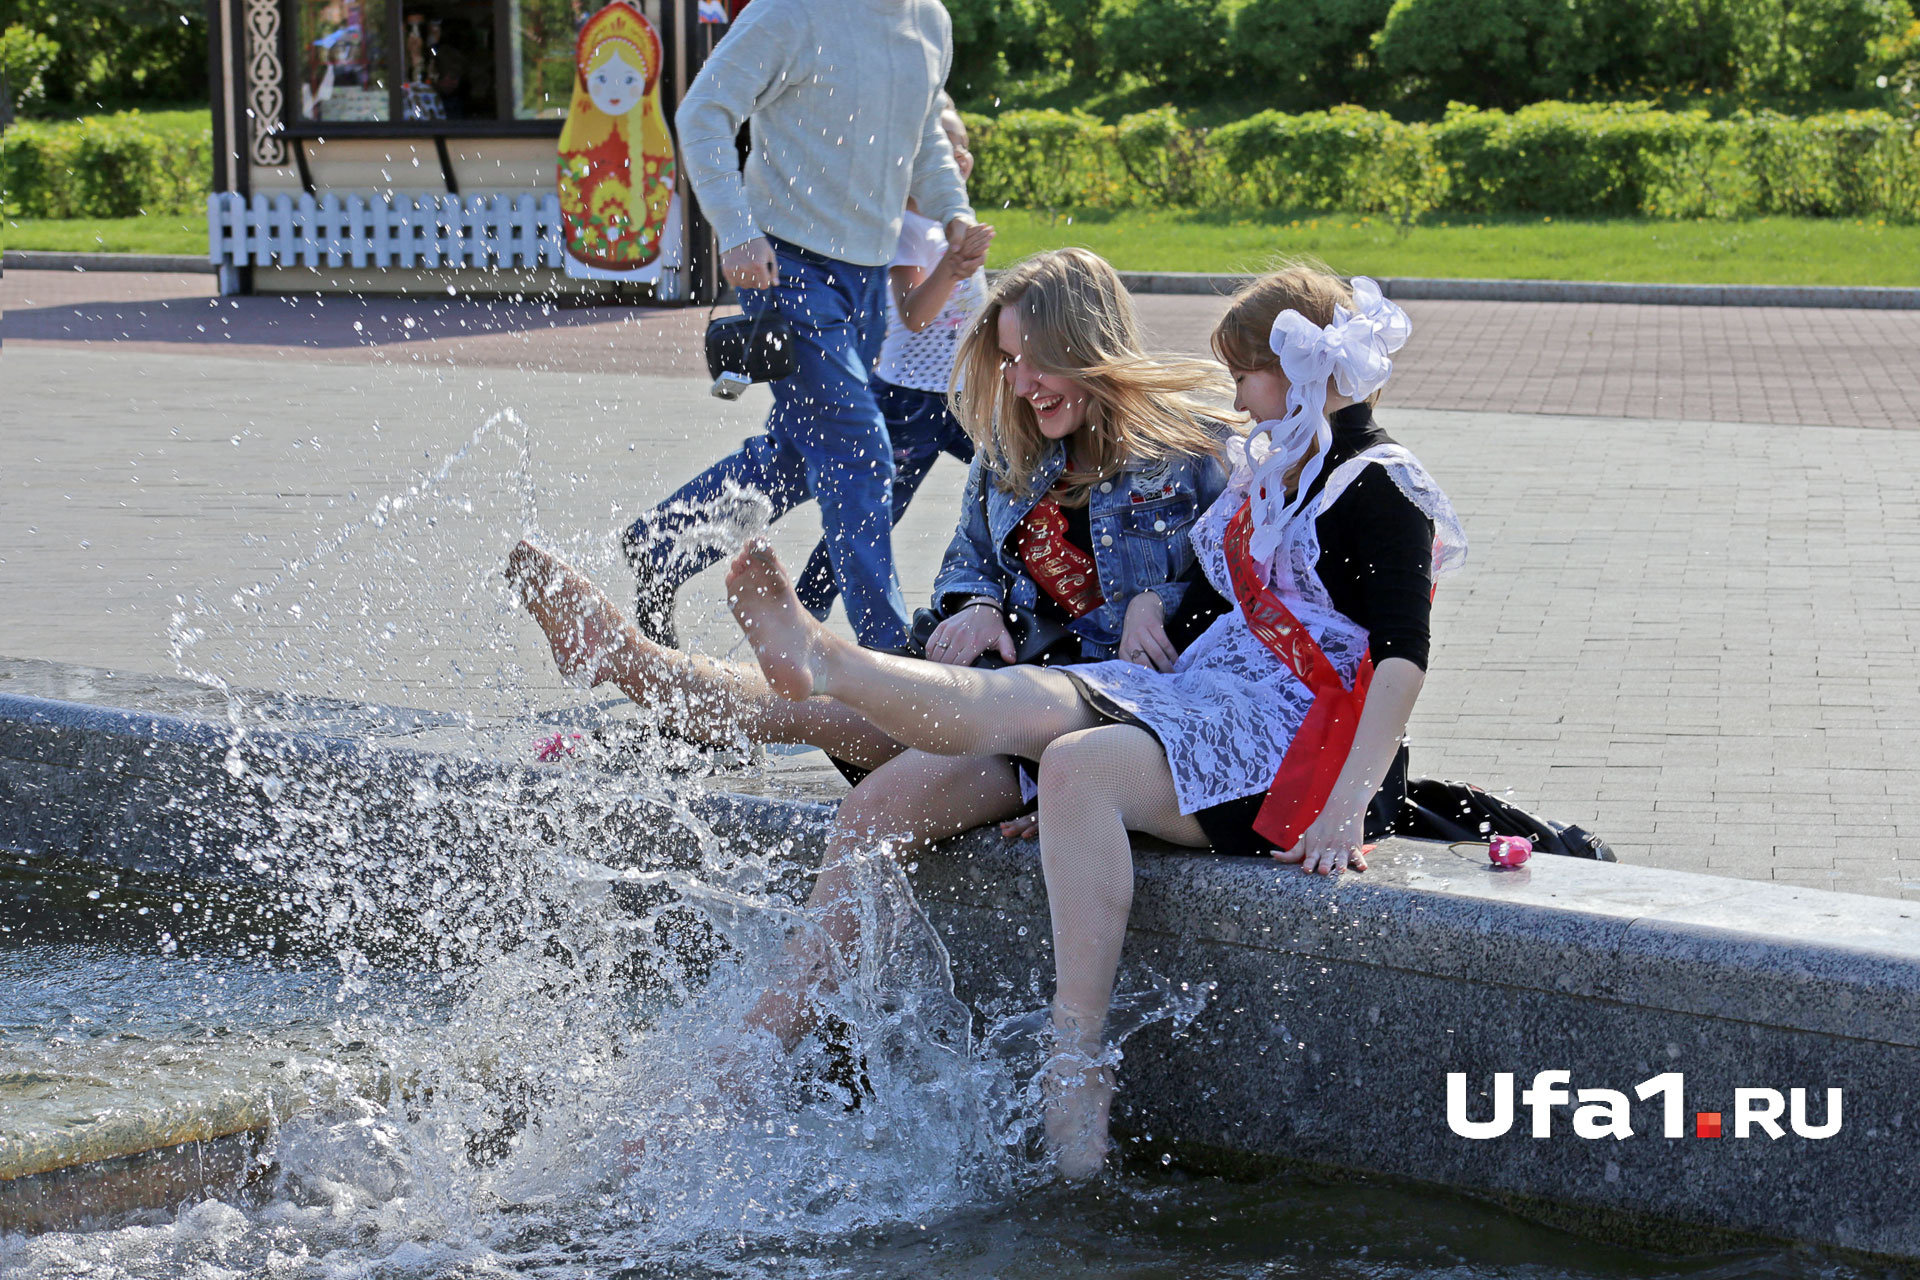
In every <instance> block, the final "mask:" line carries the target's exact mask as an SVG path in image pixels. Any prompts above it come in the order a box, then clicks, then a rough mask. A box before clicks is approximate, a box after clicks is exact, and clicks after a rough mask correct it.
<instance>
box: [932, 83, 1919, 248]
mask: <svg viewBox="0 0 1920 1280" xmlns="http://www.w3.org/2000/svg"><path fill="white" fill-rule="evenodd" d="M967 128H968V131H969V132H970V133H971V134H972V138H973V150H974V155H975V157H976V161H977V165H978V167H977V168H976V170H975V172H974V176H973V182H972V188H973V195H974V199H975V202H976V203H977V204H979V205H980V206H981V207H982V208H991V207H993V206H995V205H1001V204H1011V205H1015V206H1018V207H1020V208H1026V209H1034V210H1040V211H1053V212H1065V211H1068V210H1073V209H1125V208H1155V207H1169V206H1170V207H1182V208H1220V209H1224V208H1249V207H1251V208H1294V209H1313V210H1332V209H1342V210H1353V211H1358V212H1364V213H1384V214H1388V215H1390V216H1392V217H1393V218H1395V219H1396V220H1397V221H1402V222H1408V221H1412V220H1413V219H1414V218H1417V217H1418V216H1420V215H1421V214H1423V213H1426V212H1430V211H1443V212H1459V213H1543V214H1563V215H1575V216H1588V217H1633V216H1641V217H1660V218H1676V217H1742V216H1747V215H1758V214H1773V213H1779V214H1792V215H1801V216H1808V215H1811V216H1833V217H1842V216H1843V217H1875V218H1886V219H1888V220H1890V221H1900V222H1913V221H1920V124H1916V122H1915V121H1912V120H1900V119H1898V118H1896V117H1894V116H1892V115H1889V114H1887V113H1886V112H1882V111H1847V112H1835V113H1829V114H1826V115H1817V116H1809V117H1806V118H1805V119H1799V120H1795V119H1791V118H1789V117H1786V116H1781V115H1775V114H1772V113H1764V114H1760V115H1751V114H1746V113H1742V114H1740V115H1737V116H1734V117H1731V118H1728V119H1724V120H1710V119H1708V118H1707V115H1706V113H1705V112H1670V111H1658V110H1655V109H1653V108H1652V107H1649V106H1647V105H1646V104H1643V103H1612V104H1598V105H1583V104H1574V103H1564V102H1541V103H1535V104H1534V105H1532V106H1528V107H1523V108H1521V109H1520V110H1518V111H1513V112H1505V111H1483V110H1480V109H1478V108H1474V107H1466V106H1460V105H1458V104H1456V105H1455V106H1453V107H1452V108H1451V109H1450V110H1449V111H1448V112H1447V115H1446V118H1445V119H1443V120H1441V121H1439V122H1438V123H1435V124H1402V123H1400V122H1398V121H1396V120H1394V119H1393V118H1392V117H1391V116H1388V115H1386V114H1385V113H1384V112H1378V111H1365V110H1362V109H1360V108H1358V107H1336V108H1334V109H1333V110H1331V111H1309V112H1304V113H1302V114H1299V115H1287V114H1284V113H1282V112H1278V111H1263V112H1261V113H1259V114H1258V115H1254V116H1250V117H1248V118H1247V119H1245V120H1238V121H1235V122H1234V123H1232V124H1228V125H1223V126H1221V127H1219V128H1217V129H1213V130H1205V129H1200V128H1196V127H1193V126H1190V125H1188V124H1186V123H1185V122H1183V121H1182V120H1181V119H1180V118H1179V116H1178V114H1177V113H1175V112H1174V111H1173V110H1172V109H1171V108H1162V109H1161V110H1159V111H1150V112H1143V113H1140V114H1138V115H1132V116H1127V117H1126V118H1124V119H1123V120H1121V121H1120V123H1119V124H1117V125H1112V126H1109V125H1105V124H1102V123H1101V122H1100V121H1098V120H1096V119H1094V118H1093V117H1092V116H1088V115H1083V114H1079V113H1071V114H1069V113H1066V112H1060V111H1009V112H1006V113H1005V114H1003V115H1001V116H1000V117H998V118H997V119H989V118H987V117H984V116H971V117H969V118H968V121H967Z"/></svg>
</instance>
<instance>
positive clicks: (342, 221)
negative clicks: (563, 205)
mask: <svg viewBox="0 0 1920 1280" xmlns="http://www.w3.org/2000/svg"><path fill="white" fill-rule="evenodd" d="M207 238H208V246H209V248H208V256H209V257H210V258H211V259H212V260H213V262H214V263H215V265H217V266H224V267H247V266H252V267H265V266H279V267H295V266H299V267H429V268H431V267H451V268H461V267H483V268H484V267H493V268H500V267H558V266H561V265H562V263H563V261H564V255H563V252H562V250H561V247H560V198H559V197H558V196H556V195H553V194H544V195H543V194H537V193H535V192H531V191H520V192H476V193H474V194H472V195H459V196H454V195H443V196H405V195H395V196H392V197H387V196H372V197H367V196H362V195H357V194H348V195H345V196H341V195H339V194H338V193H335V192H331V191H330V192H328V193H327V194H326V195H324V196H321V197H320V198H319V199H317V200H316V199H315V198H314V197H313V196H311V195H306V194H302V195H299V196H294V195H288V194H280V195H272V196H269V195H264V194H260V195H255V196H253V197H252V198H251V199H248V198H247V197H245V196H241V195H236V194H234V193H232V192H216V193H214V194H213V195H210V196H208V197H207Z"/></svg>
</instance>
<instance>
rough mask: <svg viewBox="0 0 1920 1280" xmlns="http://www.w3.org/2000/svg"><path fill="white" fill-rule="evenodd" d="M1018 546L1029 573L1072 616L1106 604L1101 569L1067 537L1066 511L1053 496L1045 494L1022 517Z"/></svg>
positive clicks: (1017, 548)
mask: <svg viewBox="0 0 1920 1280" xmlns="http://www.w3.org/2000/svg"><path fill="white" fill-rule="evenodd" d="M1014 547H1015V550H1017V551H1018V552H1019V553H1020V560H1021V562H1022V563H1024V564H1025V565H1026V566H1027V576H1028V577H1030V578H1032V579H1033V580H1034V582H1035V583H1037V584H1038V585H1039V587H1040V589H1041V590H1042V591H1044V592H1046V593H1047V594H1048V595H1049V596H1051V597H1053V599H1054V600H1056V601H1057V602H1058V603H1059V605H1060V607H1061V608H1062V609H1064V610H1066V612H1067V617H1069V618H1081V617H1085V616H1086V615H1087V614H1089V613H1092V612H1093V611H1094V610H1095V609H1098V608H1099V607H1100V606H1101V605H1103V604H1105V603H1106V602H1107V601H1106V597H1104V596H1102V595H1101V594H1100V571H1099V569H1098V568H1097V567H1096V566H1095V565H1094V562H1093V557H1092V556H1090V555H1088V554H1087V553H1086V552H1084V551H1082V550H1081V549H1080V548H1079V547H1076V546H1074V545H1073V543H1072V542H1071V541H1070V540H1068V538H1067V513H1066V512H1064V511H1062V510H1061V509H1060V504H1059V502H1058V501H1056V500H1055V499H1054V498H1052V497H1045V498H1042V499H1040V501H1039V502H1038V503H1037V504H1036V505H1035V506H1034V508H1033V510H1031V511H1029V512H1028V513H1027V514H1026V518H1025V519H1023V520H1021V521H1020V527H1019V530H1018V532H1017V533H1016V535H1015V542H1014Z"/></svg>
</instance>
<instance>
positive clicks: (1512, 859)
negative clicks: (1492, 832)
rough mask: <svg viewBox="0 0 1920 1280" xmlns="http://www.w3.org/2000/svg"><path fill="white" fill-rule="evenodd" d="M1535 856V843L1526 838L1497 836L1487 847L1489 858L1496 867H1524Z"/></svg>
mask: <svg viewBox="0 0 1920 1280" xmlns="http://www.w3.org/2000/svg"><path fill="white" fill-rule="evenodd" d="M1532 856H1533V841H1531V840H1529V839H1527V838H1526V837H1525V836H1495V837H1494V838H1493V842H1492V843H1491V844H1489V845H1488V846H1487V857H1489V858H1491V859H1492V860H1493V865H1494V866H1496V867H1524V866H1526V865H1527V859H1528V858H1531V857H1532Z"/></svg>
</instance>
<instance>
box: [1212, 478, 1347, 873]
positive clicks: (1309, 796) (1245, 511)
mask: <svg viewBox="0 0 1920 1280" xmlns="http://www.w3.org/2000/svg"><path fill="white" fill-rule="evenodd" d="M1252 536H1253V508H1252V505H1251V504H1244V505H1242V506H1241V508H1240V510H1239V512H1238V513H1237V514H1236V515H1235V516H1234V517H1233V519H1232V520H1230V521H1229V522H1228V523H1227V534H1226V553H1227V572H1228V573H1229V574H1230V575H1231V576H1232V578H1233V594H1234V596H1235V597H1236V598H1237V599H1238V600H1239V603H1240V611H1241V613H1243V614H1245V615H1246V619H1247V629H1248V630H1250V631H1252V632H1253V634H1254V635H1255V636H1257V637H1259V640H1260V643H1261V644H1264V645H1266V646H1267V648H1268V649H1269V650H1270V651H1272V653H1273V656H1274V657H1276V658H1278V659H1280V661H1282V662H1284V663H1285V664H1286V665H1287V669H1288V670H1289V671H1291V672H1293V674H1294V675H1295V676H1296V677H1298V678H1299V680H1300V683H1301V684H1304V685H1305V686H1307V689H1308V690H1309V691H1310V692H1311V693H1312V694H1313V705H1312V706H1310V707H1309V708H1307V718H1306V719H1305V720H1303V721H1302V722H1301V724H1300V731H1299V732H1298V733H1296V734H1294V735H1293V742H1292V743H1291V744H1289V745H1288V747H1287V752H1286V754H1285V755H1284V756H1282V757H1281V758H1280V771H1279V772H1278V773H1276V774H1274V775H1273V785H1272V786H1271V787H1269V788H1268V789H1267V798H1266V802H1265V803H1263V804H1262V805H1261V806H1260V813H1259V816H1258V817H1256V818H1255V819H1254V821H1253V829H1254V830H1255V831H1256V832H1258V833H1259V834H1261V835H1263V836H1265V837H1266V838H1267V839H1269V840H1271V841H1273V842H1274V844H1276V845H1278V846H1279V847H1280V848H1282V849H1291V848H1293V846H1294V845H1295V844H1296V843H1298V842H1299V840H1300V837H1301V835H1302V834H1303V833H1304V832H1305V831H1306V829H1307V828H1308V827H1310V826H1312V825H1313V820H1314V819H1315V818H1318V817H1319V816H1320V811H1321V810H1322V809H1324V808H1326V807H1327V798H1328V797H1329V796H1331V795H1332V794H1333V784H1334V782H1335V781H1336V780H1337V779H1338V778H1339V777H1340V770H1341V769H1342V768H1343V767H1345V765H1346V763H1347V756H1348V754H1349V753H1350V752H1352V750H1353V734H1354V730H1356V729H1358V728H1359V727H1360V711H1361V708H1362V707H1364V706H1365V705H1366V702H1367V687H1368V686H1369V685H1371V684H1372V683H1373V655H1372V654H1363V655H1362V656H1361V658H1360V667H1359V669H1358V670H1357V671H1355V672H1354V675H1353V687H1352V688H1351V689H1349V688H1347V686H1346V684H1345V683H1344V682H1343V681H1342V680H1341V679H1340V673H1339V671H1337V670H1335V668H1334V665H1333V661H1332V659H1330V658H1328V657H1327V655H1326V651H1325V650H1323V649H1321V647H1320V643H1319V642H1318V641H1317V640H1315V639H1314V638H1313V635H1312V633H1311V632H1309V631H1308V630H1307V629H1306V627H1305V626H1303V625H1302V624H1301V622H1300V619H1298V618H1296V617H1294V616H1293V610H1291V609H1289V608H1287V606H1286V605H1285V604H1283V603H1282V602H1281V600H1280V595H1279V593H1278V592H1276V591H1275V590H1274V589H1273V588H1272V587H1269V586H1268V585H1267V584H1266V582H1265V580H1264V579H1263V578H1262V576H1261V573H1260V567H1259V565H1257V564H1255V563H1254V559H1253V556H1252V554H1251V553H1249V552H1248V550H1247V543H1248V540H1249V539H1250V538H1252Z"/></svg>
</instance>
